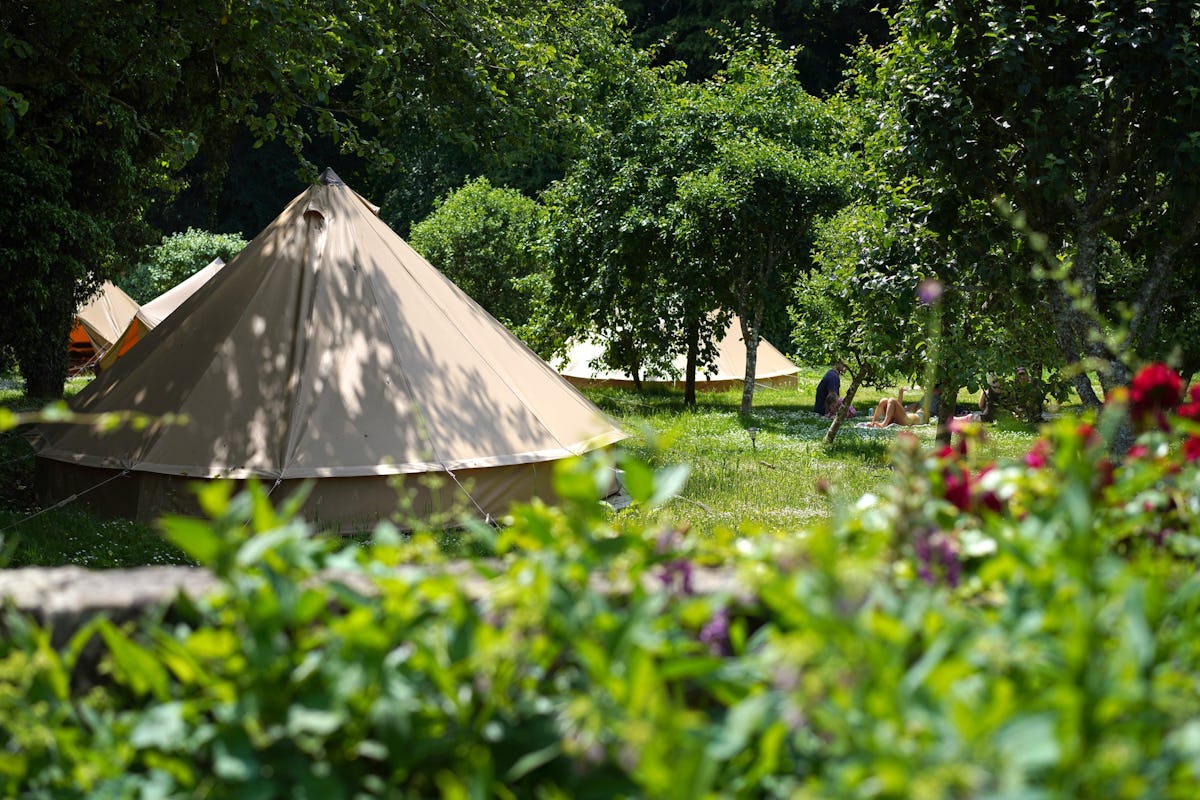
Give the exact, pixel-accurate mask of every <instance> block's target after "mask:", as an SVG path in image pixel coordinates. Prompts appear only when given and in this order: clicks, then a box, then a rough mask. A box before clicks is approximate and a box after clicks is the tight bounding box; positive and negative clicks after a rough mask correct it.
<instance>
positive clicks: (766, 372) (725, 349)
mask: <svg viewBox="0 0 1200 800" xmlns="http://www.w3.org/2000/svg"><path fill="white" fill-rule="evenodd" d="M741 325H742V324H741V321H740V320H739V319H738V317H737V316H736V315H735V316H733V317H732V318H731V319H730V320H729V326H728V327H727V328H726V329H725V333H724V334H723V335H722V336H721V338H720V339H719V340H718V341H717V358H716V362H715V364H714V365H713V368H712V369H708V370H704V369H701V370H698V371H697V374H696V389H697V390H699V391H713V392H719V391H725V390H726V389H733V388H739V387H741V385H742V384H743V383H744V381H745V375H746V345H745V341H744V340H743V339H742V327H741ZM603 353H604V344H603V343H601V342H599V341H596V340H594V339H585V340H583V341H580V342H578V343H576V344H575V345H574V346H573V347H571V349H570V350H568V351H567V354H566V356H564V357H563V358H562V359H561V360H560V361H559V362H557V363H558V365H559V369H558V371H559V374H561V375H562V376H563V377H564V378H566V379H567V380H568V381H570V382H571V383H573V384H575V385H576V386H584V387H587V386H614V387H620V388H633V386H634V381H633V376H631V375H630V374H629V373H627V372H621V371H619V370H611V369H604V368H599V367H594V366H592V364H594V363H595V362H596V360H597V359H598V358H599V357H600V356H601V355H602V354H603ZM686 370H687V358H686V357H685V356H679V357H678V358H676V359H675V360H674V362H672V364H671V366H670V369H669V370H668V371H667V374H666V375H665V376H663V375H660V376H653V375H652V376H649V377H643V378H642V385H643V386H647V385H648V386H672V387H682V386H683V383H684V375H685V373H686ZM799 371H800V369H799V367H797V366H796V365H795V364H793V363H792V362H791V361H788V360H787V358H786V357H785V356H784V355H783V353H781V352H779V351H778V350H776V349H775V348H774V347H773V346H772V345H771V343H770V342H768V341H767V340H766V339H762V338H760V339H759V341H758V361H757V363H756V364H755V369H754V382H755V383H759V384H764V385H767V386H776V387H781V388H795V386H796V373H798V372H799Z"/></svg>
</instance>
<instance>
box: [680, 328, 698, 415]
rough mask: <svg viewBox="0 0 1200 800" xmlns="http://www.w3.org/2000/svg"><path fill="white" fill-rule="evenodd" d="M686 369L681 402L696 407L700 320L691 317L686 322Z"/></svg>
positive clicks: (689, 406)
mask: <svg viewBox="0 0 1200 800" xmlns="http://www.w3.org/2000/svg"><path fill="white" fill-rule="evenodd" d="M687 337H688V340H687V369H686V371H685V373H684V382H683V404H684V405H685V406H687V407H688V408H695V407H696V361H697V360H698V359H699V358H700V321H699V320H696V319H693V320H692V321H691V322H690V323H688V332H687Z"/></svg>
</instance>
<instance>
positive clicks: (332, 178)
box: [321, 167, 346, 186]
mask: <svg viewBox="0 0 1200 800" xmlns="http://www.w3.org/2000/svg"><path fill="white" fill-rule="evenodd" d="M321 183H322V184H324V185H325V186H345V185H346V182H345V181H343V180H342V179H341V178H339V177H338V174H337V173H336V172H334V171H333V167H326V168H325V171H324V172H322V173H321Z"/></svg>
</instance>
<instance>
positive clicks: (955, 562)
mask: <svg viewBox="0 0 1200 800" xmlns="http://www.w3.org/2000/svg"><path fill="white" fill-rule="evenodd" d="M913 554H914V555H915V556H916V557H917V575H918V576H919V577H920V578H921V580H923V581H925V582H926V583H928V584H931V585H932V584H934V583H936V582H937V580H938V577H937V576H938V575H941V576H942V577H944V578H945V580H946V584H947V585H948V586H950V588H954V587H956V586H958V582H959V580H960V578H961V571H962V565H961V563H960V562H959V558H958V545H957V544H956V543H955V542H954V540H953V539H951V538H950V537H949V536H946V535H945V534H944V533H942V532H941V531H937V530H924V531H920V532H918V533H917V535H916V538H915V539H914V541H913Z"/></svg>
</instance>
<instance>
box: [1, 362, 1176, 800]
mask: <svg viewBox="0 0 1200 800" xmlns="http://www.w3.org/2000/svg"><path fill="white" fill-rule="evenodd" d="M1172 375H1173V373H1170V372H1169V371H1166V370H1157V371H1154V372H1148V373H1143V374H1139V376H1138V378H1137V379H1135V381H1134V383H1133V386H1132V388H1131V391H1130V392H1129V394H1128V395H1127V396H1117V397H1115V398H1113V401H1112V402H1111V404H1110V406H1109V407H1108V408H1107V409H1106V410H1105V412H1104V413H1103V414H1102V415H1101V416H1100V417H1099V418H1097V419H1095V420H1087V419H1083V420H1079V419H1063V420H1060V421H1059V422H1057V423H1055V424H1054V425H1053V426H1050V427H1048V428H1047V429H1046V431H1045V434H1044V439H1043V440H1042V442H1040V443H1039V444H1037V445H1036V446H1035V447H1034V448H1033V450H1032V451H1031V452H1030V453H1029V454H1028V455H1027V456H1026V457H1025V459H1024V460H1023V461H1021V462H1018V463H1009V464H994V465H993V464H980V463H977V450H976V449H975V448H974V447H973V444H972V443H973V441H974V438H973V437H975V436H978V435H980V434H979V430H978V429H977V428H967V429H964V430H963V431H961V432H960V436H961V437H962V442H960V443H958V444H956V445H955V446H954V447H951V448H948V449H943V450H936V451H932V452H931V451H925V450H923V449H922V448H921V447H920V446H919V445H918V443H917V440H916V439H914V438H911V437H904V438H901V439H898V445H897V447H896V450H895V466H896V470H895V480H894V482H893V483H891V484H889V485H887V486H885V487H883V488H882V489H881V491H880V493H879V494H877V495H872V496H866V497H863V498H861V499H860V500H859V501H858V502H856V503H854V504H853V505H852V506H850V507H848V508H845V509H841V510H838V511H837V512H836V513H835V514H834V516H833V518H832V520H831V522H830V523H829V524H825V525H820V526H817V527H816V528H814V529H812V530H808V531H801V532H797V534H796V535H795V536H792V537H769V536H750V535H748V534H747V533H741V534H734V533H730V534H729V535H727V536H726V535H717V536H714V537H712V538H709V539H702V540H695V539H690V538H689V537H688V535H687V532H686V531H682V530H677V529H675V528H673V527H671V526H670V525H669V524H667V523H663V524H661V525H657V526H652V527H649V528H646V527H643V526H642V524H640V523H639V524H626V523H625V522H624V521H623V520H624V518H623V517H622V516H621V515H612V514H611V513H609V512H608V511H606V510H605V509H603V508H602V507H600V506H598V505H597V504H596V503H595V502H594V501H591V500H590V499H589V498H591V497H594V496H595V492H596V489H597V487H598V486H601V485H604V484H606V482H607V481H608V479H609V475H610V469H611V463H608V462H605V461H604V460H603V459H602V458H599V459H592V460H581V461H577V462H574V463H573V464H571V465H569V466H568V467H567V468H566V469H564V470H561V471H560V472H559V473H558V475H557V479H556V480H557V484H556V485H557V489H558V491H559V493H560V494H561V496H562V498H563V503H562V504H561V505H560V506H558V507H550V506H546V505H543V504H541V503H537V502H535V503H533V504H529V505H523V506H517V507H514V509H513V511H512V514H511V518H510V519H509V520H508V521H507V523H508V524H506V526H505V527H504V528H502V529H500V530H493V529H491V528H487V527H483V526H471V527H469V528H468V534H469V536H471V537H472V538H473V542H474V547H475V548H477V550H478V551H479V553H480V557H479V558H477V559H472V560H468V561H466V562H455V563H452V562H448V561H447V560H446V559H445V557H444V556H443V555H442V554H441V552H440V550H439V547H438V546H437V541H436V539H435V538H434V537H433V536H430V535H416V536H413V537H412V538H411V539H404V538H402V537H400V536H399V535H398V534H396V533H395V532H394V531H392V530H390V529H387V528H383V529H381V530H379V531H378V532H377V534H376V536H375V539H374V541H373V542H371V543H370V544H368V545H364V546H362V547H359V546H350V547H345V548H342V549H340V550H337V551H334V550H333V549H332V548H331V547H330V546H329V545H328V544H327V543H326V542H324V541H323V540H320V539H316V538H313V537H312V536H311V535H310V532H309V531H308V529H307V527H306V526H305V525H303V524H302V523H300V522H297V521H295V520H293V519H292V518H291V516H290V514H291V512H293V511H294V510H295V509H296V508H297V507H298V501H296V500H292V501H290V502H289V503H288V504H286V505H285V506H284V507H283V508H282V509H280V510H279V511H276V510H273V509H272V507H271V504H270V503H269V502H268V499H267V497H266V493H265V491H263V490H262V489H259V488H254V487H252V488H251V490H250V491H249V493H248V494H243V495H240V496H238V497H232V498H231V497H230V496H229V491H230V490H229V489H228V488H227V487H226V486H224V485H220V484H215V485H212V486H210V487H209V488H208V489H206V490H205V491H204V493H203V494H202V496H201V499H202V502H203V506H204V507H205V508H206V510H207V511H208V512H209V514H210V516H211V519H210V520H207V521H202V520H187V519H171V520H167V521H165V522H164V523H163V525H164V529H165V531H166V532H167V535H168V536H170V537H171V538H172V540H174V541H175V542H177V543H179V545H180V546H181V547H184V548H185V549H187V551H188V552H189V553H190V554H191V555H192V556H193V557H194V558H196V559H197V560H198V561H200V562H201V563H204V564H207V565H209V566H210V567H211V568H212V569H213V570H214V572H215V573H216V574H217V575H218V576H219V577H220V578H221V584H222V588H221V590H220V591H219V592H218V593H216V594H214V595H213V596H211V597H208V598H205V599H203V600H200V601H197V602H194V603H181V604H180V605H179V606H178V607H177V608H175V609H174V610H173V612H172V613H171V615H170V616H169V617H167V618H164V619H159V620H155V619H148V620H145V621H144V623H143V624H141V625H140V626H137V627H130V628H125V629H119V628H117V627H116V626H114V625H112V624H111V623H108V622H105V621H103V620H101V621H97V622H95V623H93V624H92V625H91V626H89V627H88V628H87V629H85V630H84V631H81V632H80V633H79V634H77V635H76V636H75V637H74V638H73V640H72V642H71V644H70V645H68V646H67V647H66V648H65V649H63V650H61V651H59V650H55V649H54V648H52V647H50V645H49V639H48V637H47V634H46V633H45V632H43V631H39V630H38V629H37V628H36V627H35V626H32V625H30V624H28V623H27V622H25V621H22V620H19V619H17V618H16V617H15V616H13V615H11V614H10V615H9V617H8V619H7V623H6V626H7V629H8V632H9V635H7V636H6V637H4V638H3V639H0V714H2V715H3V717H2V718H3V719H5V726H4V729H3V731H2V732H0V737H3V739H2V741H0V786H2V787H3V791H4V792H5V793H7V794H14V793H17V794H20V793H24V796H30V797H64V796H66V797H70V796H106V797H135V796H141V797H159V796H162V797H165V796H200V795H203V796H208V797H251V796H253V797H323V798H337V797H417V796H421V797H425V796H444V797H466V796H500V797H612V796H652V797H681V798H682V797H686V798H694V797H705V796H725V795H730V796H748V797H800V798H868V797H869V798H913V797H937V798H948V797H972V798H1016V797H1038V798H1075V797H1100V796H1104V797H1111V798H1151V797H1153V798H1192V797H1195V796H1197V794H1198V792H1200V723H1198V722H1197V721H1196V720H1197V719H1200V688H1198V686H1197V683H1196V680H1195V675H1196V669H1197V658H1198V656H1200V650H1198V647H1197V644H1196V642H1198V641H1200V623H1197V611H1198V610H1200V577H1198V576H1197V575H1196V574H1195V569H1194V564H1193V561H1192V559H1193V558H1194V553H1195V547H1194V544H1195V542H1196V541H1198V540H1197V538H1196V537H1197V536H1198V535H1200V521H1198V520H1200V507H1198V501H1197V499H1196V498H1197V497H1200V491H1197V490H1198V489H1200V458H1197V456H1200V423H1198V417H1200V413H1197V412H1200V391H1193V392H1192V393H1191V394H1190V395H1189V396H1188V397H1187V398H1186V399H1185V398H1182V397H1181V395H1182V390H1181V388H1180V385H1179V382H1178V377H1177V376H1174V379H1172ZM1181 401H1182V402H1181ZM1131 419H1132V420H1133V421H1134V422H1135V423H1136V424H1137V425H1138V426H1139V427H1140V428H1141V429H1142V430H1143V437H1142V439H1141V441H1140V443H1139V445H1138V448H1139V449H1135V450H1134V451H1133V452H1131V453H1130V455H1129V457H1128V458H1127V459H1126V460H1125V461H1124V463H1121V464H1114V463H1113V462H1112V460H1111V457H1110V455H1109V451H1108V449H1107V447H1106V446H1105V445H1106V442H1107V441H1108V440H1109V438H1110V436H1111V435H1112V433H1113V431H1114V429H1115V428H1116V427H1118V426H1119V425H1121V424H1125V422H1126V421H1127V420H1131ZM620 466H621V467H622V468H623V469H624V472H625V478H626V482H627V485H628V489H629V491H630V493H631V495H632V496H633V497H634V498H635V500H636V501H638V502H640V503H646V504H655V503H659V502H661V501H662V500H664V499H665V498H667V497H669V496H671V495H672V494H674V493H675V492H677V491H678V489H679V487H680V483H681V481H682V480H683V477H684V471H683V470H682V469H675V470H671V471H669V472H667V473H662V474H659V475H655V474H653V473H652V472H651V470H650V469H649V468H647V467H646V466H644V465H642V464H640V463H638V462H636V461H633V460H631V459H629V458H624V457H622V461H621V463H620ZM711 564H720V565H721V566H722V569H723V571H724V574H725V575H726V576H727V577H729V578H731V579H732V580H731V581H730V582H727V583H725V584H720V585H721V586H724V587H725V588H723V589H718V590H716V591H712V590H710V589H709V588H707V587H705V586H702V585H701V584H700V580H701V578H702V577H707V576H710V575H711V573H709V572H707V571H704V572H702V571H701V570H700V569H699V568H700V566H701V565H711ZM730 586H732V587H736V590H732V589H729V588H728V587H730ZM700 589H703V591H698V590H700ZM97 639H98V640H99V642H100V643H102V648H101V650H102V651H103V662H102V665H103V671H102V673H101V679H102V682H101V683H100V684H98V685H96V686H94V687H93V688H91V689H90V690H87V691H85V690H84V689H82V688H81V686H83V685H84V682H83V681H81V680H80V675H79V673H78V671H77V664H76V661H77V659H78V657H79V653H81V652H83V649H84V644H85V643H86V642H88V641H89V640H91V641H93V642H95V641H96V640H97ZM93 646H94V645H93Z"/></svg>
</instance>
